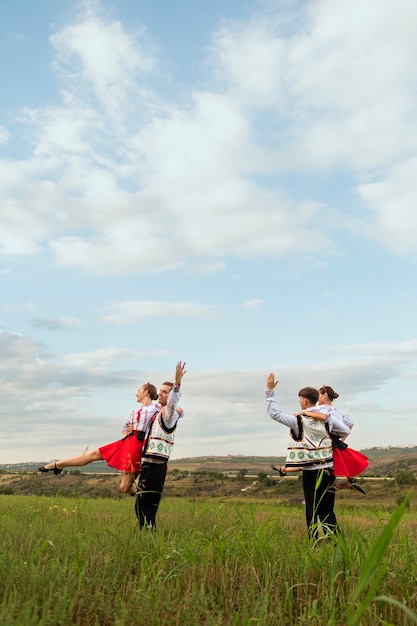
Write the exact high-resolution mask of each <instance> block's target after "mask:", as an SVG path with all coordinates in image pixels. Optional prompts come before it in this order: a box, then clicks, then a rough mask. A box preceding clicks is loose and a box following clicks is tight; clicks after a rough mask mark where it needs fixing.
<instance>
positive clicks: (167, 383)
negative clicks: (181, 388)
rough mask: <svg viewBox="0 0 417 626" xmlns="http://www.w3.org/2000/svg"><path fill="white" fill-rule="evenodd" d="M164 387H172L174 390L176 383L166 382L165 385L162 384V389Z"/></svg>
mask: <svg viewBox="0 0 417 626" xmlns="http://www.w3.org/2000/svg"><path fill="white" fill-rule="evenodd" d="M164 385H167V386H168V387H171V389H172V388H173V386H174V383H170V382H165V383H162V387H163V386H164Z"/></svg>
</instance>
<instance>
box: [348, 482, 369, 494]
mask: <svg viewBox="0 0 417 626" xmlns="http://www.w3.org/2000/svg"><path fill="white" fill-rule="evenodd" d="M349 482H350V488H351V489H356V491H359V492H360V493H363V495H364V496H365V495H366V491H365V489H364V488H363V487H361V486H360V484H359V483H358V481H357V480H356V478H349Z"/></svg>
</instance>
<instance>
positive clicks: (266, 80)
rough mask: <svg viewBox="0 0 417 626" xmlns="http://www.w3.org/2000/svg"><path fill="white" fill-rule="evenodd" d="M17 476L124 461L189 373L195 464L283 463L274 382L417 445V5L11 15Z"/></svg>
mask: <svg viewBox="0 0 417 626" xmlns="http://www.w3.org/2000/svg"><path fill="white" fill-rule="evenodd" d="M0 24H1V26H0V80H1V82H2V85H3V88H2V98H1V101H0V159H1V168H0V217H1V221H0V226H1V227H0V286H1V294H2V298H1V306H0V346H1V354H2V359H1V363H0V381H1V391H2V393H1V403H0V420H1V425H2V437H1V441H0V447H1V449H0V462H2V463H14V462H16V463H17V462H21V461H29V460H39V461H48V460H49V459H52V458H62V457H64V456H68V455H72V454H78V453H79V452H80V451H82V450H85V449H86V448H88V449H94V448H96V447H97V446H99V445H102V444H104V443H107V442H109V441H113V440H115V439H117V438H118V437H119V435H120V430H121V427H122V425H123V423H124V422H125V420H126V418H127V417H128V415H129V414H130V411H131V409H132V408H134V406H135V393H136V390H137V387H138V386H139V385H141V384H143V383H144V382H146V381H148V380H149V381H151V382H153V383H154V384H156V385H157V386H159V385H160V384H161V383H162V382H163V381H164V380H166V379H170V378H172V376H173V372H174V368H175V364H176V362H177V361H178V360H185V361H186V362H187V369H188V373H187V375H186V377H185V378H184V383H183V398H182V405H183V407H184V409H185V412H186V414H185V417H184V419H183V421H182V422H181V424H180V428H179V430H178V434H177V439H176V444H175V453H174V458H180V457H184V456H203V455H225V454H246V455H253V454H256V455H275V454H276V455H282V454H283V453H284V450H285V445H286V440H287V435H288V433H287V431H286V429H285V428H284V427H281V426H280V425H277V424H275V423H274V422H272V421H271V420H270V419H269V418H268V417H267V415H266V412H265V403H264V387H265V380H266V376H267V374H268V373H269V372H270V371H274V372H275V373H276V375H277V377H278V378H279V380H280V384H279V388H278V390H277V395H278V399H279V403H280V404H281V406H282V407H283V408H284V410H286V411H288V412H290V413H291V412H294V411H295V410H296V409H297V408H298V402H297V393H298V390H299V389H300V388H301V387H304V386H306V385H311V386H317V387H318V386H320V385H322V384H327V385H331V386H333V387H334V388H335V389H336V391H338V393H339V394H340V399H339V400H338V404H337V406H338V408H339V409H340V410H341V411H342V412H345V413H349V414H350V415H351V416H352V417H353V419H354V422H355V427H354V430H353V432H352V435H351V437H350V444H351V445H352V446H353V447H356V448H366V447H372V446H388V445H415V444H416V443H417V420H416V419H415V413H416V409H417V402H416V379H417V338H416V320H417V294H416V288H415V278H414V277H415V274H416V252H417V237H416V233H417V214H416V209H415V207H416V200H417V187H416V174H415V173H416V171H417V118H416V115H415V111H416V104H417V102H416V99H417V95H416V90H415V84H416V78H417V69H416V65H415V62H414V59H415V58H416V56H417V40H416V38H415V32H416V29H417V7H416V6H415V3H414V2H412V0H398V1H397V2H396V3H392V2H389V1H388V0H369V1H368V2H367V3H366V5H364V4H363V2H359V1H357V0H349V1H345V0H340V1H339V2H337V3H336V2H333V1H332V0H316V1H314V2H310V1H304V2H290V1H286V0H264V1H262V0H258V1H256V0H239V1H234V0H228V1H227V2H224V1H222V2H220V1H217V0H212V1H211V2H197V1H195V0H194V1H192V0H188V1H186V0H178V1H175V2H172V1H168V0H165V1H163V0H160V1H159V2H155V1H154V0H153V1H151V0H143V1H141V0H118V2H109V1H108V0H101V1H95V0H86V1H81V2H69V1H66V0H62V1H60V2H59V3H58V2H54V1H52V0H43V1H42V2H41V3H36V6H35V5H34V3H32V2H29V1H27V0H20V1H19V2H16V3H3V5H2V6H1V8H0Z"/></svg>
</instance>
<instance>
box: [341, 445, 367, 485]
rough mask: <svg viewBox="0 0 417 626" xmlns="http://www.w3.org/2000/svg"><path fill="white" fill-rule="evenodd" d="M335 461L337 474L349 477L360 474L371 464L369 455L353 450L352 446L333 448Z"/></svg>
mask: <svg viewBox="0 0 417 626" xmlns="http://www.w3.org/2000/svg"><path fill="white" fill-rule="evenodd" d="M333 462H334V470H333V471H334V474H335V476H346V477H347V478H352V477H353V476H358V474H361V473H362V472H364V471H365V470H366V468H367V467H368V465H369V463H368V457H367V456H365V455H364V454H362V452H358V451H357V450H352V448H346V449H345V450H339V449H338V448H333Z"/></svg>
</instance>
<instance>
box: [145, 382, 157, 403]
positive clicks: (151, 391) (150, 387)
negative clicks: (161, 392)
mask: <svg viewBox="0 0 417 626" xmlns="http://www.w3.org/2000/svg"><path fill="white" fill-rule="evenodd" d="M143 386H144V388H145V389H146V391H147V392H148V393H149V395H150V397H151V400H158V392H157V390H156V387H155V385H152V384H151V383H145V384H144V385H143Z"/></svg>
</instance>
